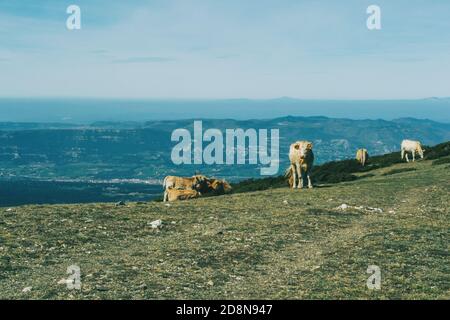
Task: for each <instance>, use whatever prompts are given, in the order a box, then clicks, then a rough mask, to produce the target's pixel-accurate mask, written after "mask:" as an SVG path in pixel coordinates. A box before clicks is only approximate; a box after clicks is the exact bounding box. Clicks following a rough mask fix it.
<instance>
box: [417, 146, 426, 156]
mask: <svg viewBox="0 0 450 320" xmlns="http://www.w3.org/2000/svg"><path fill="white" fill-rule="evenodd" d="M416 152H417V153H418V154H419V155H420V157H421V158H422V159H423V153H424V152H425V149H422V146H421V145H420V144H419V145H418V146H417V149H416Z"/></svg>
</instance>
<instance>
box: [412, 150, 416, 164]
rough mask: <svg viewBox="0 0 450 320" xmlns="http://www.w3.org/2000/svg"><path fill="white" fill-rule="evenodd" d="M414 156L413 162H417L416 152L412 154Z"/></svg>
mask: <svg viewBox="0 0 450 320" xmlns="http://www.w3.org/2000/svg"><path fill="white" fill-rule="evenodd" d="M412 156H413V162H415V161H416V152H415V151H413V152H412Z"/></svg>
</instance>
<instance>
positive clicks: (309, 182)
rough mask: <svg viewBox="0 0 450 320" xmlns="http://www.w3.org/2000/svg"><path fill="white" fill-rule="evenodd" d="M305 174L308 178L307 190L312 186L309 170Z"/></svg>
mask: <svg viewBox="0 0 450 320" xmlns="http://www.w3.org/2000/svg"><path fill="white" fill-rule="evenodd" d="M306 174H307V177H308V188H309V189H312V188H313V185H312V182H311V176H310V172H309V170H308V171H307V172H306Z"/></svg>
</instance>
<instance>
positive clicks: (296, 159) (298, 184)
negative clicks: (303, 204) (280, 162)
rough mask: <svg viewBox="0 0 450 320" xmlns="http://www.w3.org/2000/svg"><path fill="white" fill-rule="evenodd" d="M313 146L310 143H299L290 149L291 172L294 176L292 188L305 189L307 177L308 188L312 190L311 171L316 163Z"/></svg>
mask: <svg viewBox="0 0 450 320" xmlns="http://www.w3.org/2000/svg"><path fill="white" fill-rule="evenodd" d="M312 147H313V144H312V143H311V142H309V141H297V142H295V143H293V144H291V147H290V148H289V160H290V161H291V166H290V169H288V170H290V171H291V174H292V179H293V181H292V188H293V189H295V188H303V187H304V184H305V180H306V179H305V177H306V178H307V179H308V188H312V187H313V185H312V182H311V171H312V167H313V163H314V153H313V151H312Z"/></svg>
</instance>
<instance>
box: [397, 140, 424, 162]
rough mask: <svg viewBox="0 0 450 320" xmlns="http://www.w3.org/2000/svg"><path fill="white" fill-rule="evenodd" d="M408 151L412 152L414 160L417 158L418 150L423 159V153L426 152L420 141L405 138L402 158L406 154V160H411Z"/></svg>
mask: <svg viewBox="0 0 450 320" xmlns="http://www.w3.org/2000/svg"><path fill="white" fill-rule="evenodd" d="M408 152H410V153H411V154H412V158H413V160H412V161H413V162H414V161H415V160H416V152H417V153H418V154H419V155H420V158H421V159H423V153H424V152H425V150H424V149H422V145H421V144H420V142H419V141H413V140H403V141H402V160H403V159H404V158H405V156H406V162H409V158H408Z"/></svg>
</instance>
